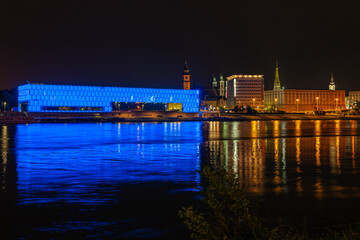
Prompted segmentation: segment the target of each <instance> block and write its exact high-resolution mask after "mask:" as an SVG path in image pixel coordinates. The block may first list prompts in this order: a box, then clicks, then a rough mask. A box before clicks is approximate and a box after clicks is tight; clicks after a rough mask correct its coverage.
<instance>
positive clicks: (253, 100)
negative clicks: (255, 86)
mask: <svg viewBox="0 0 360 240" xmlns="http://www.w3.org/2000/svg"><path fill="white" fill-rule="evenodd" d="M254 102H255V98H253V104H252V107H253V108H254Z"/></svg>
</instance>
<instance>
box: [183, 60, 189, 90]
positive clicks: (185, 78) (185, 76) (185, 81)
mask: <svg viewBox="0 0 360 240" xmlns="http://www.w3.org/2000/svg"><path fill="white" fill-rule="evenodd" d="M183 89H184V90H190V70H189V68H188V65H187V61H186V59H185V66H184V73H183Z"/></svg>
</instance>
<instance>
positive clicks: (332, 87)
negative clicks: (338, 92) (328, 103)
mask: <svg viewBox="0 0 360 240" xmlns="http://www.w3.org/2000/svg"><path fill="white" fill-rule="evenodd" d="M329 90H335V82H334V74H332V73H331V80H330V84H329Z"/></svg>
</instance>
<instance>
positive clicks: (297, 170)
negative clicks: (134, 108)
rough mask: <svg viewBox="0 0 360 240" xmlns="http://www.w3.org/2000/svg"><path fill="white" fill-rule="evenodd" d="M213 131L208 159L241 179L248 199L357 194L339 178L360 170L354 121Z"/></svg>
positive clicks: (237, 125)
mask: <svg viewBox="0 0 360 240" xmlns="http://www.w3.org/2000/svg"><path fill="white" fill-rule="evenodd" d="M225 125H226V127H225ZM209 130H210V131H209V136H208V139H209V140H208V141H205V145H206V146H205V147H208V148H209V149H208V150H209V151H208V153H207V151H206V150H205V151H204V156H203V159H205V161H207V159H208V161H209V164H211V165H213V166H216V167H222V168H225V169H226V170H227V171H228V172H230V173H234V174H236V176H237V177H238V178H239V180H240V182H241V183H242V186H243V187H244V189H245V190H246V191H247V192H249V193H253V194H260V195H262V194H266V192H269V191H270V192H273V193H275V194H287V193H289V192H296V193H297V194H299V195H301V194H304V193H306V194H309V193H312V194H313V196H314V197H315V198H317V199H323V198H324V197H329V196H333V197H334V196H335V197H343V196H344V194H345V192H346V194H355V193H354V192H352V191H347V190H346V188H344V187H343V185H344V184H345V183H344V182H341V181H340V180H341V178H339V176H340V175H343V174H344V171H347V170H348V169H351V171H352V172H353V173H354V172H356V171H357V170H358V169H357V167H358V165H357V164H356V157H357V154H358V149H357V141H358V138H359V130H357V122H355V121H349V123H346V121H321V120H316V121H300V120H297V121H271V122H270V121H267V122H265V121H250V122H227V123H226V124H223V123H220V122H210V123H209ZM224 136H226V139H222V138H223V137H224ZM347 153H348V154H347ZM348 155H349V156H348ZM346 173H347V172H346ZM354 188H356V189H357V188H358V187H357V186H356V187H354V186H353V187H352V189H354Z"/></svg>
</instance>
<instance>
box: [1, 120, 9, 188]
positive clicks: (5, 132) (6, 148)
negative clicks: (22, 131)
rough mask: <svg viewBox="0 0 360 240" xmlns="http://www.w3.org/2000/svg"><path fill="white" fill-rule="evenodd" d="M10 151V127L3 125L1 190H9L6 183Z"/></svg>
mask: <svg viewBox="0 0 360 240" xmlns="http://www.w3.org/2000/svg"><path fill="white" fill-rule="evenodd" d="M8 153H9V137H8V127H7V126H2V129H1V158H2V162H1V164H0V166H1V169H0V170H1V178H0V179H1V185H0V191H1V192H4V193H5V192H6V190H7V184H6V178H7V173H6V170H7V165H8Z"/></svg>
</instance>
